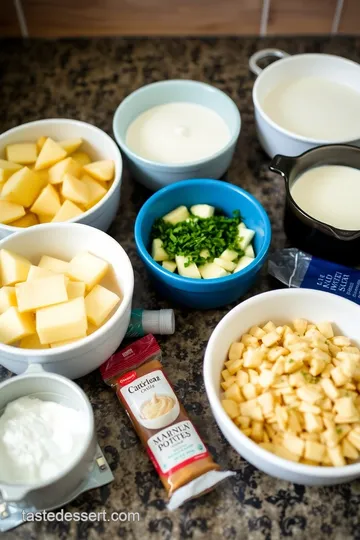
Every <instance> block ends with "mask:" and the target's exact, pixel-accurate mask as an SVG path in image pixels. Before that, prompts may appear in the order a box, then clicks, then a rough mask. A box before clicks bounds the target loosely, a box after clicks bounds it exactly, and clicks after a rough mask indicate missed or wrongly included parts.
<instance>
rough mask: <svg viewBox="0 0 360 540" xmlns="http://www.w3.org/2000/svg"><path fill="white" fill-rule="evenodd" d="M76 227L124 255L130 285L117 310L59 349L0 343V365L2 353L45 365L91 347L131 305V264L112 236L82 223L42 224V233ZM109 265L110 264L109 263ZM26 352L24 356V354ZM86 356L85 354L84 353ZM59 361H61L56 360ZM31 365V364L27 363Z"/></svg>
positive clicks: (31, 230) (0, 244)
mask: <svg viewBox="0 0 360 540" xmlns="http://www.w3.org/2000/svg"><path fill="white" fill-rule="evenodd" d="M74 227H76V230H78V229H79V227H81V228H82V229H84V230H86V231H87V233H88V235H91V234H93V233H94V231H95V233H99V234H100V235H101V236H102V235H105V236H107V237H108V239H109V240H110V241H111V243H112V244H113V245H114V250H117V251H120V252H122V254H123V255H124V261H123V263H122V264H128V268H129V270H130V283H129V284H128V288H127V292H126V293H125V291H124V290H121V292H122V295H123V296H122V300H121V303H120V305H119V306H118V308H117V310H116V311H115V312H114V313H113V315H112V316H111V317H110V319H108V320H107V321H106V322H105V323H104V324H103V325H102V326H100V328H98V329H97V330H96V331H95V332H93V333H92V334H90V335H88V336H85V337H83V338H80V339H79V340H78V341H75V343H69V344H67V345H61V346H59V347H54V348H51V347H49V348H48V349H22V348H20V347H14V346H13V345H6V344H5V343H0V364H1V352H2V351H4V352H6V353H10V354H12V355H15V356H17V357H20V358H19V360H20V361H23V362H26V361H27V360H26V358H32V359H41V360H42V362H39V363H41V364H47V363H49V362H52V361H54V360H56V356H59V354H60V353H65V352H67V351H77V350H78V349H80V348H81V347H82V346H83V345H89V344H90V345H91V344H92V343H93V342H94V341H95V340H98V338H99V337H101V336H102V337H104V336H105V335H106V333H107V332H108V330H110V329H111V328H112V327H113V326H114V324H115V322H116V321H118V320H119V319H120V318H121V317H122V316H123V315H124V313H125V311H126V309H127V308H128V306H129V303H131V299H132V295H133V292H134V269H133V266H132V264H131V261H130V258H129V256H128V254H127V253H126V251H125V250H124V248H123V247H122V246H121V244H119V242H117V240H115V239H114V238H113V237H112V236H110V235H109V234H107V233H106V232H104V231H101V230H100V229H96V228H95V227H91V226H90V225H85V224H84V223H67V222H65V223H46V224H45V223H44V224H43V228H42V229H41V230H42V231H44V230H46V229H48V230H52V229H53V230H54V231H56V229H58V228H61V229H62V230H65V229H70V230H69V234H71V230H72V229H73V228H74ZM36 230H39V229H36V228H35V227H29V228H27V229H23V230H22V231H21V232H19V233H15V234H16V236H27V235H31V233H34V231H36ZM13 237H14V235H11V236H6V237H5V238H3V239H2V240H0V250H1V249H2V247H3V244H4V243H6V242H8V241H9V240H10V239H12V238H13ZM109 264H110V263H109ZM24 351H26V354H25V353H24ZM84 354H86V352H84ZM58 360H59V361H61V360H62V359H58ZM28 363H31V362H28Z"/></svg>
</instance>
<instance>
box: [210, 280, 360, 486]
mask: <svg viewBox="0 0 360 540" xmlns="http://www.w3.org/2000/svg"><path fill="white" fill-rule="evenodd" d="M296 318H304V319H307V320H309V321H313V322H315V323H316V322H320V321H330V322H332V323H334V328H335V329H336V331H337V332H341V334H344V335H345V336H348V337H349V338H350V339H351V340H352V341H353V342H354V343H356V344H357V346H359V320H360V307H359V306H358V305H357V304H355V303H353V302H351V301H350V300H346V299H344V298H341V297H339V296H336V295H334V294H331V293H326V292H322V291H315V290H311V289H284V290H277V291H271V292H266V293H263V294H259V295H257V296H254V297H253V298H250V299H249V300H246V301H245V302H242V303H241V304H239V305H238V306H236V307H235V308H234V309H232V310H231V311H230V312H229V313H228V314H227V315H225V317H224V318H223V319H222V320H221V321H220V322H219V324H218V325H217V326H216V328H215V330H214V331H213V333H212V335H211V337H210V340H209V342H208V345H207V348H206V352H205V359H204V381H205V389H206V393H207V396H208V399H209V402H210V406H211V410H212V412H213V415H214V417H215V420H216V422H217V424H218V426H219V428H220V430H221V431H222V433H223V435H224V437H225V438H226V439H227V440H228V442H229V443H230V445H231V446H232V447H233V448H234V450H235V451H236V452H238V454H239V455H240V456H242V457H243V458H245V459H246V460H247V461H249V462H250V463H252V465H254V466H255V467H257V468H258V469H260V470H262V471H264V472H266V473H267V474H270V475H271V476H275V477H277V478H281V479H282V480H288V481H289V482H295V483H296V484H303V485H313V486H324V485H332V484H341V483H343V482H349V481H350V480H353V479H355V478H357V477H359V476H360V463H354V464H352V465H346V466H344V467H316V466H311V465H304V464H301V463H293V462H292V461H288V460H286V459H283V458H280V457H277V456H275V455H274V454H272V453H271V452H268V451H267V450H264V449H263V448H260V446H259V445H257V444H256V443H255V442H253V441H252V440H251V439H249V438H248V437H247V436H246V435H244V434H243V433H242V432H241V431H240V429H239V428H238V427H237V426H236V425H235V424H234V423H233V422H232V420H230V418H229V417H228V415H227V414H226V412H225V411H224V409H223V407H222V405H221V401H220V380H221V371H222V369H223V365H224V361H225V360H226V359H227V354H228V350H229V347H230V345H231V343H232V342H233V341H237V340H238V339H239V338H240V337H241V335H242V334H243V333H245V332H246V331H247V330H248V329H249V328H250V327H251V326H253V325H259V324H262V323H266V322H267V321H269V320H271V321H273V322H274V323H275V324H285V323H290V322H291V321H293V320H294V319H296Z"/></svg>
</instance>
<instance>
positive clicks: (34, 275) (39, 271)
mask: <svg viewBox="0 0 360 540" xmlns="http://www.w3.org/2000/svg"><path fill="white" fill-rule="evenodd" d="M54 275H55V273H54V272H52V271H51V270H48V269H47V268H39V266H35V265H33V264H32V265H31V266H30V270H29V273H28V277H27V280H26V281H27V282H28V281H33V280H34V279H41V278H44V277H51V276H54Z"/></svg>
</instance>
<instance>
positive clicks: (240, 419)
mask: <svg viewBox="0 0 360 540" xmlns="http://www.w3.org/2000/svg"><path fill="white" fill-rule="evenodd" d="M250 422H251V418H249V417H248V416H237V417H236V419H235V424H236V425H237V426H239V427H240V428H242V429H246V428H248V427H250Z"/></svg>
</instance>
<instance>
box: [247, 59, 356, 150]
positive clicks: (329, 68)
mask: <svg viewBox="0 0 360 540" xmlns="http://www.w3.org/2000/svg"><path fill="white" fill-rule="evenodd" d="M268 57H276V58H280V60H277V61H276V62H273V63H272V64H270V65H269V66H268V67H266V68H265V69H261V67H260V66H259V65H258V62H259V61H261V60H262V59H264V58H268ZM249 66H250V69H251V71H252V72H253V73H254V74H255V75H257V76H258V78H257V79H256V81H255V84H254V88H253V94H252V95H253V102H254V108H255V124H256V130H257V134H258V139H259V142H260V144H261V146H262V147H263V149H264V150H265V152H266V153H267V154H268V155H269V156H270V157H273V156H275V155H276V154H283V155H286V156H298V155H299V154H302V153H304V152H306V151H307V150H310V149H311V148H315V147H316V146H322V145H324V144H340V143H341V144H353V145H356V146H360V126H359V128H358V136H357V137H356V138H355V139H354V137H353V136H352V137H351V136H350V138H348V139H328V140H325V139H323V140H321V139H311V138H307V137H303V136H301V135H297V134H296V133H293V132H291V131H288V130H287V129H284V128H283V127H281V126H280V125H279V124H277V123H276V122H274V121H273V120H272V119H271V118H270V117H269V115H267V114H266V113H265V112H264V110H263V107H262V102H263V100H264V98H265V96H266V95H267V94H268V93H269V92H271V90H273V89H274V88H275V87H276V86H277V85H279V84H282V83H284V82H286V81H289V82H291V81H293V80H294V79H299V78H301V77H309V76H316V77H322V78H324V79H327V80H333V81H335V82H341V83H342V84H344V85H348V86H350V87H351V88H353V89H354V90H357V91H358V89H359V88H360V64H357V63H356V62H352V61H351V60H347V59H346V58H342V57H340V56H333V55H330V54H296V55H294V56H289V55H288V54H287V53H286V52H284V51H281V50H278V49H264V50H262V51H258V52H256V53H255V54H254V55H253V56H252V57H251V58H250V60H249Z"/></svg>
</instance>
